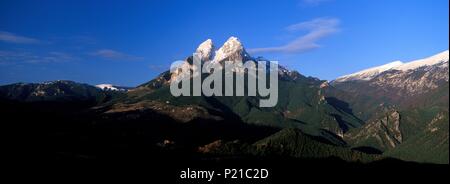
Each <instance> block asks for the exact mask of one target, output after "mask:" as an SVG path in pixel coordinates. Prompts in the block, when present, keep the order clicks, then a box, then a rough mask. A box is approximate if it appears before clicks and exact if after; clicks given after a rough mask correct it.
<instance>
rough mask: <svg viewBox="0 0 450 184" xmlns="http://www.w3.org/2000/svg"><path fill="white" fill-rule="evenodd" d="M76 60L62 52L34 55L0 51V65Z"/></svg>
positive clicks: (22, 52)
mask: <svg viewBox="0 0 450 184" xmlns="http://www.w3.org/2000/svg"><path fill="white" fill-rule="evenodd" d="M77 59H78V58H76V57H74V56H72V55H70V54H68V53H64V52H48V53H44V54H35V53H32V52H27V51H10V50H0V64H2V65H11V64H21V63H33V64H38V63H61V62H70V61H74V60H77Z"/></svg>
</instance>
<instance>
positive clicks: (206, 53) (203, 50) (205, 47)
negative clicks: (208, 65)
mask: <svg viewBox="0 0 450 184" xmlns="http://www.w3.org/2000/svg"><path fill="white" fill-rule="evenodd" d="M195 52H196V53H198V54H200V56H201V59H202V61H209V60H211V59H212V58H213V57H214V44H213V41H212V40H211V39H207V40H206V41H204V42H202V43H201V44H200V45H199V46H198V47H197V50H196V51H195Z"/></svg>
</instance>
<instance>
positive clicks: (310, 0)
mask: <svg viewBox="0 0 450 184" xmlns="http://www.w3.org/2000/svg"><path fill="white" fill-rule="evenodd" d="M327 1H330V0H301V1H300V5H302V6H318V5H320V4H322V3H324V2H327Z"/></svg>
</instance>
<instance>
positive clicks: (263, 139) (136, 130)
mask: <svg viewBox="0 0 450 184" xmlns="http://www.w3.org/2000/svg"><path fill="white" fill-rule="evenodd" d="M195 52H196V53H198V54H200V56H201V58H202V64H208V63H211V62H217V63H223V61H226V60H239V61H247V62H256V61H260V60H264V59H262V58H254V57H252V56H250V55H249V54H248V53H247V52H246V50H245V48H244V46H243V44H242V43H241V42H240V41H239V39H238V38H236V37H231V38H230V39H228V40H227V41H226V42H225V43H224V44H223V46H222V47H220V48H219V49H218V50H215V46H214V44H213V42H212V40H210V39H208V40H206V41H205V42H203V43H201V44H200V45H199V46H198V48H197V49H196V51H195ZM448 60H449V53H448V51H445V52H442V53H439V54H437V55H435V56H432V57H430V58H426V59H422V60H417V61H412V62H408V63H402V62H399V61H397V62H393V63H389V64H386V65H383V66H380V67H375V68H371V69H367V70H363V71H361V72H357V73H354V74H350V75H346V76H343V77H339V78H337V79H336V80H334V81H331V82H327V81H325V80H320V79H317V78H313V77H306V76H303V75H301V74H300V73H298V72H296V71H291V70H288V69H286V68H284V67H282V66H280V68H279V79H280V81H279V99H278V104H277V105H276V106H275V107H273V108H260V107H259V106H258V103H257V102H258V99H259V98H260V97H252V96H232V97H220V96H213V97H205V96H199V97H187V96H182V97H174V96H172V95H171V93H170V89H169V84H170V81H171V80H173V79H174V77H177V75H179V73H174V74H171V73H170V72H169V71H166V72H163V73H162V74H160V75H159V76H157V77H156V78H155V79H153V80H150V81H149V82H147V83H144V84H142V85H140V86H138V87H136V88H124V87H118V86H114V85H110V84H102V85H97V86H90V85H87V84H79V83H75V82H70V81H55V82H49V83H41V84H24V83H17V84H11V85H6V86H0V99H1V102H2V105H3V106H6V105H8V104H9V105H10V104H16V106H17V107H16V108H13V109H12V110H11V109H9V110H8V112H11V113H9V114H11V116H12V115H13V114H15V115H17V114H21V112H30V110H29V108H34V107H35V106H33V107H28V104H30V103H33V104H36V103H38V105H39V103H40V102H53V101H60V102H61V101H62V102H65V101H90V102H91V103H89V104H87V105H86V106H83V109H82V110H80V111H78V112H77V113H76V116H77V117H78V118H77V120H79V121H82V122H84V124H86V122H87V124H88V125H86V129H89V131H88V132H85V131H84V130H80V127H79V125H77V129H71V128H70V127H72V128H73V125H70V126H69V125H67V126H68V127H65V129H61V130H64V131H63V132H58V134H57V135H63V136H61V139H63V138H65V135H70V136H74V137H71V138H70V140H72V141H73V139H76V140H78V138H77V136H82V137H83V140H85V139H86V140H88V142H89V144H92V143H93V142H96V143H98V142H101V143H105V142H106V143H105V144H107V145H110V147H108V148H107V149H124V148H122V147H117V146H118V145H121V146H123V145H128V146H131V145H136V144H138V143H140V142H141V141H142V142H145V143H142V144H145V145H147V144H151V147H152V148H153V147H154V149H156V150H159V151H161V150H163V151H168V150H169V151H170V150H178V151H180V150H183V151H186V150H188V152H189V153H200V154H207V155H211V154H212V155H222V156H223V155H258V156H268V155H269V156H270V155H278V156H279V155H285V156H289V157H293V158H329V157H337V158H340V159H342V160H345V161H349V162H352V161H362V162H372V161H376V160H381V159H384V158H387V157H394V158H397V159H401V160H407V161H416V162H431V163H447V164H448V163H449V161H448V145H449V142H448V140H449V133H448V124H449V123H448V114H449V112H448V96H449V85H448V81H449V77H448V76H449V73H448ZM182 67H186V68H188V69H189V68H190V67H192V57H187V58H186V59H185V62H184V63H183V65H182ZM17 104H20V105H17ZM24 109H27V110H26V111H25V110H24ZM58 109H61V108H58ZM31 112H34V111H31ZM36 112H37V111H36ZM39 112H40V111H39ZM68 116H69V117H72V116H73V114H72V113H69V115H68ZM44 117H45V118H48V119H52V118H51V114H48V116H44ZM9 118H11V120H10V121H14V117H9ZM52 120H53V119H52ZM49 121H50V120H49ZM58 126H62V125H58ZM65 131H68V132H70V134H69V133H68V132H65ZM80 132H82V133H80ZM50 133H51V134H52V135H53V134H55V132H50ZM55 135H56V134H55ZM99 136H101V137H99ZM105 137H110V138H111V139H110V140H107V141H106V140H104V139H105ZM117 137H122V138H123V139H118V140H117V141H119V142H120V144H119V142H117V143H116V142H114V140H116V138H117ZM110 141H113V142H110ZM74 144H77V145H78V144H79V143H74ZM116 144H117V145H116ZM139 145H140V144H139ZM140 146H142V145H140ZM125 147H127V146H125ZM71 149H74V148H70V149H69V150H71ZM83 149H87V148H83ZM105 149H106V148H105ZM133 149H134V148H133ZM64 150H66V149H64ZM81 152H83V151H81ZM81 152H80V150H76V149H75V150H71V154H74V153H76V154H81ZM82 154H92V155H96V156H99V154H100V153H99V152H91V151H84V152H83V153H82ZM100 155H101V154H100Z"/></svg>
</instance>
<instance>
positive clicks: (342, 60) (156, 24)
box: [0, 0, 449, 86]
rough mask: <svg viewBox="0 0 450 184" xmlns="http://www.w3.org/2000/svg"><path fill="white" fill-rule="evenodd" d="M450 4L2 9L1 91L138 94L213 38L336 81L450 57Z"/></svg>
mask: <svg viewBox="0 0 450 184" xmlns="http://www.w3.org/2000/svg"><path fill="white" fill-rule="evenodd" d="M448 6H449V5H448V0H358V1H355V0H286V1H275V0H273V1H269V0H254V1H253V0H252V1H250V0H241V1H238V0H231V1H207V0H198V1H170V0H154V1H137V0H133V1H109V0H108V1H107V0H96V1H89V0H86V1H83V0H77V1H73V0H66V1H64V0H63V1H61V0H55V1H47V0H42V1H32V0H28V1H22V0H2V1H0V84H1V85H2V84H9V83H15V82H42V81H50V80H58V79H67V80H74V81H78V82H83V83H89V84H98V83H113V84H117V85H125V86H135V85H139V84H141V83H144V82H146V81H148V80H150V79H152V78H153V77H155V76H156V75H158V74H159V73H160V72H163V71H165V70H167V69H168V67H169V66H170V63H172V62H173V61H175V60H180V59H184V58H185V57H187V56H189V55H190V54H192V52H193V51H194V50H195V48H196V47H197V46H198V44H200V43H201V42H202V41H204V40H206V39H208V38H211V39H213V41H214V43H215V45H216V47H220V46H221V45H222V44H223V42H225V41H226V40H227V38H228V37H230V36H236V37H238V38H239V39H240V40H241V41H242V43H243V44H244V46H245V47H246V48H247V49H248V50H249V51H252V52H253V53H252V55H253V56H264V57H265V58H268V59H271V60H278V61H279V62H280V63H281V64H283V65H286V66H288V67H289V68H291V69H295V70H298V71H300V73H302V74H304V75H307V76H314V77H318V78H321V79H327V80H331V79H334V78H336V77H338V76H341V75H344V74H348V73H352V72H355V71H358V70H361V69H364V68H368V67H372V66H377V65H381V64H385V63H387V62H390V61H394V60H402V61H409V60H413V59H419V58H423V57H427V56H431V55H433V54H436V53H438V52H441V51H444V50H447V49H448V45H449V43H448V40H449V37H448V34H449V24H448V22H449V10H448Z"/></svg>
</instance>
